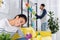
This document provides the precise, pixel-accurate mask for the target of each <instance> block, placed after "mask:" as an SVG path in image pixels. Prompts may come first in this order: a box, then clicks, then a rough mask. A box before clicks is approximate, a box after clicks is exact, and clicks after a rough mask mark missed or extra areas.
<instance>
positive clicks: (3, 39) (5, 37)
mask: <svg viewBox="0 0 60 40" xmlns="http://www.w3.org/2000/svg"><path fill="white" fill-rule="evenodd" d="M0 40H11V37H10V34H8V33H2V34H0Z"/></svg>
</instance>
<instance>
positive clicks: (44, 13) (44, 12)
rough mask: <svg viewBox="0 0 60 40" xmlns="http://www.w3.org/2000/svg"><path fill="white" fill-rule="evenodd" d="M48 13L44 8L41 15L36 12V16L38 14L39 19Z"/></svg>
mask: <svg viewBox="0 0 60 40" xmlns="http://www.w3.org/2000/svg"><path fill="white" fill-rule="evenodd" d="M46 14H47V12H46V10H45V9H44V10H43V13H42V15H41V16H39V15H37V14H36V15H35V16H36V18H37V19H42V18H43V17H44V16H45V15H46Z"/></svg>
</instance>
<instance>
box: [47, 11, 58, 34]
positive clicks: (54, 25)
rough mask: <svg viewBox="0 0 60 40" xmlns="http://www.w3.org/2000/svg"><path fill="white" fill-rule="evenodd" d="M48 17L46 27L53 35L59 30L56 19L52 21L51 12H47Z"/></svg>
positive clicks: (52, 15)
mask: <svg viewBox="0 0 60 40" xmlns="http://www.w3.org/2000/svg"><path fill="white" fill-rule="evenodd" d="M48 16H49V19H48V26H49V29H50V30H51V33H52V34H54V33H56V32H57V31H58V30H59V25H58V18H55V19H54V14H53V12H51V11H50V12H49V14H48Z"/></svg>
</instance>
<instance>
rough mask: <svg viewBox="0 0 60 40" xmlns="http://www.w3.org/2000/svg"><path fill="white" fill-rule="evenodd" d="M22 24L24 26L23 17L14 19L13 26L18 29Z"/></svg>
mask: <svg viewBox="0 0 60 40" xmlns="http://www.w3.org/2000/svg"><path fill="white" fill-rule="evenodd" d="M23 24H25V19H24V18H23V17H20V18H19V17H18V16H17V17H16V18H15V26H17V27H19V26H22V25H23Z"/></svg>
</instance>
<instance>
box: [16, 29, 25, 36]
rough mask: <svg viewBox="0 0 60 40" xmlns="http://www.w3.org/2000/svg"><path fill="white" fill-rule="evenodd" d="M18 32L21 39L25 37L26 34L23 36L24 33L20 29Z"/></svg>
mask: <svg viewBox="0 0 60 40" xmlns="http://www.w3.org/2000/svg"><path fill="white" fill-rule="evenodd" d="M17 32H18V34H19V36H20V37H25V36H24V34H23V32H22V31H21V30H20V29H18V30H17Z"/></svg>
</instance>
